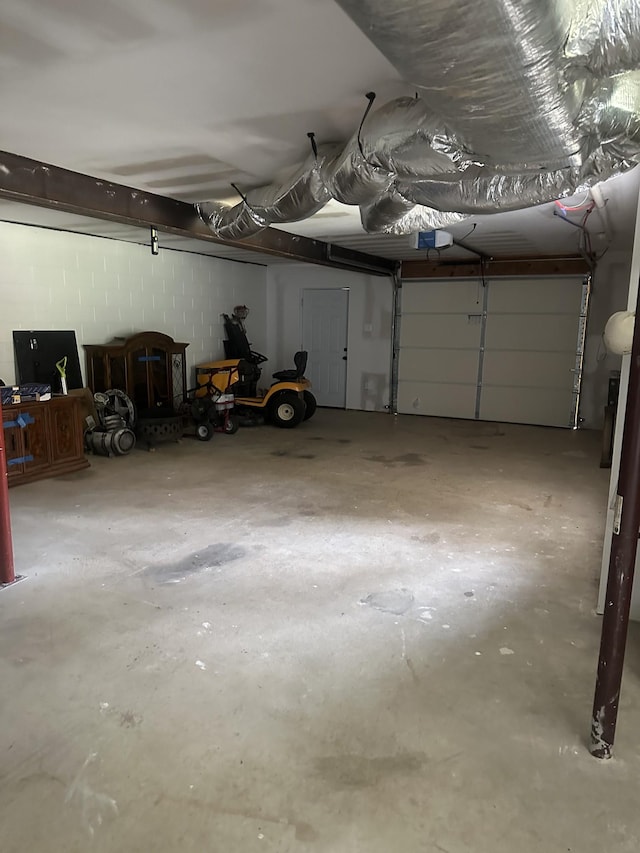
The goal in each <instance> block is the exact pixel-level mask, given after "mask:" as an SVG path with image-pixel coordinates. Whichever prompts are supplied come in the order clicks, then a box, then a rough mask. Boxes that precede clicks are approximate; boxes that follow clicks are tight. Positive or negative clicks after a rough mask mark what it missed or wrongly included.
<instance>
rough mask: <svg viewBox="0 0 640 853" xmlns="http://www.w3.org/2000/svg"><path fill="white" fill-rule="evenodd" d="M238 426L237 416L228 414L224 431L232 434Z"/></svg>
mask: <svg viewBox="0 0 640 853" xmlns="http://www.w3.org/2000/svg"><path fill="white" fill-rule="evenodd" d="M239 427H240V421H239V420H238V419H237V418H234V416H233V415H229V417H228V419H227V421H226V423H225V425H224V431H225V433H226V434H227V435H233V434H234V432H238V429H239Z"/></svg>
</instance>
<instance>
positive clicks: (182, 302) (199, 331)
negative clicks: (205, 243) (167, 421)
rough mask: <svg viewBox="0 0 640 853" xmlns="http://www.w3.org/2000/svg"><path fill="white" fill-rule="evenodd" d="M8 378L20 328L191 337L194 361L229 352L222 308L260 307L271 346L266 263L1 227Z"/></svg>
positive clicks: (258, 323)
mask: <svg viewBox="0 0 640 853" xmlns="http://www.w3.org/2000/svg"><path fill="white" fill-rule="evenodd" d="M0 256H1V257H2V264H1V265H0V377H1V378H2V379H4V381H5V382H6V383H11V382H14V381H15V363H14V354H13V337H12V332H13V330H19V329H34V330H49V329H60V330H62V329H73V330H74V331H75V333H76V337H77V340H78V353H79V357H80V365H81V367H82V371H83V376H84V351H83V350H82V345H83V344H90V343H91V344H100V343H106V342H107V341H109V340H110V339H111V338H113V337H115V336H125V337H126V336H128V335H130V334H132V333H134V332H140V331H157V332H164V333H165V334H167V335H171V337H173V338H174V339H175V340H178V341H186V342H188V343H189V347H188V348H187V363H188V367H189V369H190V370H189V381H190V382H192V381H193V380H194V371H193V367H194V365H196V364H198V363H200V362H203V361H210V360H212V359H214V358H220V357H223V356H224V351H223V345H222V341H223V338H224V329H223V326H222V321H221V317H220V315H221V313H223V312H226V313H230V312H231V310H232V309H233V306H234V305H237V304H239V303H244V304H246V305H248V306H249V307H250V308H251V335H252V341H253V343H254V347H255V348H256V349H261V348H263V347H264V346H266V299H267V291H266V284H267V281H266V278H267V277H266V267H263V266H258V265H253V264H239V263H234V262H231V261H225V260H221V259H218V258H211V257H207V256H205V255H194V254H189V253H186V252H177V251H172V250H168V249H160V253H159V254H158V255H152V254H151V250H150V248H149V246H141V245H136V244H133V243H125V242H123V241H119V240H106V239H103V238H99V237H90V236H85V235H81V234H71V233H66V232H60V231H52V230H48V229H43V228H33V227H29V226H24V225H14V224H10V223H0Z"/></svg>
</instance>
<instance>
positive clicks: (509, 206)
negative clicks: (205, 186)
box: [200, 0, 640, 239]
mask: <svg viewBox="0 0 640 853" xmlns="http://www.w3.org/2000/svg"><path fill="white" fill-rule="evenodd" d="M337 2H338V4H339V5H340V6H341V7H342V8H343V9H344V10H345V12H347V14H348V15H349V16H350V17H351V18H352V19H353V20H354V21H355V23H356V24H357V25H358V26H359V27H360V28H361V29H362V31H363V32H364V33H365V34H366V35H367V36H368V38H369V39H371V41H372V42H373V43H374V44H375V45H376V46H377V47H378V49H379V50H380V51H381V52H382V53H383V54H384V55H385V56H386V57H387V58H388V59H389V60H390V61H391V62H392V63H393V65H394V66H395V67H396V69H397V70H398V71H399V72H400V74H401V75H402V77H403V78H404V79H405V80H406V81H407V84H408V85H409V86H410V87H411V88H410V91H417V93H418V94H417V95H416V97H406V98H400V99H397V100H395V101H392V102H391V103H388V104H386V105H384V106H383V107H381V108H379V109H377V110H373V111H372V112H371V114H370V115H369V116H368V117H367V119H366V121H365V122H364V125H363V127H362V129H361V132H360V133H356V134H354V135H353V137H352V138H351V139H350V140H349V141H348V142H347V143H344V144H342V145H338V146H334V147H328V148H321V149H320V150H319V151H318V152H317V154H314V156H313V157H311V158H309V160H308V161H307V162H306V163H305V164H304V165H303V166H301V167H298V168H295V169H293V170H292V172H291V174H290V175H288V176H287V177H286V178H285V180H284V181H281V182H279V183H278V184H275V185H272V186H267V187H262V188H258V189H256V190H252V191H250V192H249V193H248V194H247V196H246V198H245V199H243V201H242V202H241V203H240V204H238V205H236V206H235V207H223V206H221V205H202V206H201V207H200V214H201V216H202V217H203V218H204V219H205V221H207V222H208V224H209V226H210V227H211V228H212V230H213V231H214V232H215V233H216V234H218V235H219V236H221V237H231V238H233V239H242V238H243V237H247V236H250V235H251V234H255V233H256V232H257V231H259V230H260V229H262V228H264V227H266V226H267V225H269V224H271V223H284V222H293V221H295V220H298V219H303V218H306V217H308V216H311V215H313V214H314V213H315V212H317V211H318V210H319V209H320V208H321V207H322V206H323V205H324V204H326V202H327V201H329V199H331V198H335V199H337V200H339V201H341V202H343V203H345V204H354V205H356V204H357V205H359V207H360V212H361V220H362V224H363V227H364V229H365V230H366V231H370V232H382V233H393V234H406V233H411V232H414V231H419V230H425V229H428V228H434V227H443V226H446V225H448V224H452V223H453V222H456V221H459V220H460V219H462V218H464V217H465V216H469V215H472V214H474V213H495V212H498V211H503V210H515V209H518V208H523V207H529V206H532V205H536V204H541V203H543V202H546V201H552V200H554V199H558V198H561V197H564V196H567V195H571V194H572V193H573V192H575V190H576V189H578V188H579V187H584V186H589V184H592V183H595V182H597V181H601V180H604V179H605V178H607V177H610V176H611V175H613V174H617V173H620V172H622V171H625V170H626V169H629V168H631V167H632V166H634V165H635V164H636V162H637V161H638V160H640V73H639V72H637V71H636V69H637V68H638V66H640V0H337Z"/></svg>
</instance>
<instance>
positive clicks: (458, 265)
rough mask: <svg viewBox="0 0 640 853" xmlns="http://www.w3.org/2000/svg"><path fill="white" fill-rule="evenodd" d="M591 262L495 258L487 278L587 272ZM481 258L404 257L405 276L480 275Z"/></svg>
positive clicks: (573, 258) (486, 268)
mask: <svg viewBox="0 0 640 853" xmlns="http://www.w3.org/2000/svg"><path fill="white" fill-rule="evenodd" d="M589 271H590V268H589V264H588V263H587V262H586V261H585V260H584V258H581V257H579V256H571V257H567V256H565V255H561V256H555V257H547V258H532V257H529V258H522V257H507V258H492V259H491V260H489V261H486V262H485V264H484V275H485V277H486V278H498V277H502V278H505V277H509V278H513V277H514V276H539V275H586V274H587V273H588V272H589ZM482 272H483V271H482V268H481V265H480V262H479V261H476V260H472V261H462V260H453V259H452V260H451V261H444V260H440V261H403V262H402V278H403V279H410V278H479V277H480V276H481V275H482Z"/></svg>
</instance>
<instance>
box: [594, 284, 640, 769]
mask: <svg viewBox="0 0 640 853" xmlns="http://www.w3.org/2000/svg"><path fill="white" fill-rule="evenodd" d="M639 314H640V294H639V296H638V304H637V306H636V323H635V329H634V334H633V347H632V350H631V367H630V372H629V390H628V392H627V408H626V412H625V417H624V432H623V434H622V452H621V455H620V474H619V478H618V493H617V497H616V505H615V518H614V525H613V534H612V537H611V556H610V558H609V577H608V579H607V597H606V599H605V607H604V617H603V621H602V638H601V641H600V656H599V658H598V679H597V682H596V691H595V697H594V700H593V716H592V718H591V754H592V755H593V756H595V757H596V758H611V754H612V751H613V743H614V740H615V736H616V725H617V721H618V707H619V703H620V688H621V686H622V670H623V667H624V654H625V649H626V645H627V633H628V629H629V612H630V609H631V593H632V590H633V575H634V571H635V565H636V553H637V550H638V531H639V530H640V322H638V319H637V318H638V316H639Z"/></svg>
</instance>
